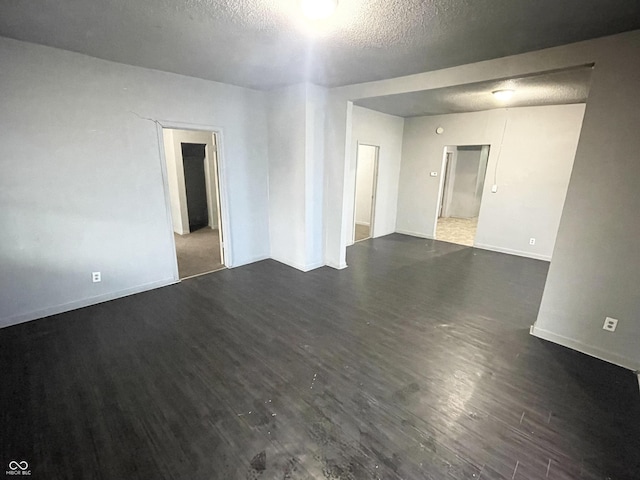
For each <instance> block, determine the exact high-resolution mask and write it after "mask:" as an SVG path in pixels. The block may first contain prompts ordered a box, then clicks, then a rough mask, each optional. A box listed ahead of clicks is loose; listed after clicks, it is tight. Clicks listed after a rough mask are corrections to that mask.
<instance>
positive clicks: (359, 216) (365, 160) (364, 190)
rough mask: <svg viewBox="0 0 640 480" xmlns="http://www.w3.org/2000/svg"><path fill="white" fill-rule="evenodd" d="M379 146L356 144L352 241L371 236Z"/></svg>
mask: <svg viewBox="0 0 640 480" xmlns="http://www.w3.org/2000/svg"><path fill="white" fill-rule="evenodd" d="M379 150H380V147H378V146H375V145H365V144H358V152H357V155H356V188H355V192H356V196H355V208H354V226H353V241H354V242H359V241H362V240H366V239H368V238H372V237H373V232H374V221H375V205H376V187H377V183H378V182H377V179H378V157H379Z"/></svg>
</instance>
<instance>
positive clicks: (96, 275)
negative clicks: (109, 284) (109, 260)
mask: <svg viewBox="0 0 640 480" xmlns="http://www.w3.org/2000/svg"><path fill="white" fill-rule="evenodd" d="M91 280H93V283H98V282H101V281H102V275H101V274H100V272H92V273H91Z"/></svg>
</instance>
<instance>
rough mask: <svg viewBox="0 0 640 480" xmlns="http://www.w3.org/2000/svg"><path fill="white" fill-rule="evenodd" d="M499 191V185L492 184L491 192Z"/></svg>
mask: <svg viewBox="0 0 640 480" xmlns="http://www.w3.org/2000/svg"><path fill="white" fill-rule="evenodd" d="M497 192H498V185H491V193H497Z"/></svg>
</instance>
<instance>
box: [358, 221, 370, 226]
mask: <svg viewBox="0 0 640 480" xmlns="http://www.w3.org/2000/svg"><path fill="white" fill-rule="evenodd" d="M356 225H364V226H365V227H370V226H371V224H370V223H366V222H356Z"/></svg>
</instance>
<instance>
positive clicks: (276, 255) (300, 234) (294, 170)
mask: <svg viewBox="0 0 640 480" xmlns="http://www.w3.org/2000/svg"><path fill="white" fill-rule="evenodd" d="M305 98H306V97H305V87H304V85H302V84H300V85H294V86H293V87H288V88H285V89H281V90H276V91H273V92H270V93H269V117H268V119H269V120H268V123H269V235H270V244H271V258H273V259H275V260H278V261H279V262H282V263H286V264H287V265H290V266H293V267H295V268H301V269H302V268H303V266H304V265H305V263H306V258H305V257H306V248H305V240H306V237H305V234H306V210H305V155H306V151H305V149H306V143H305V142H306V136H305V130H306V127H305V115H306V103H305Z"/></svg>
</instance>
